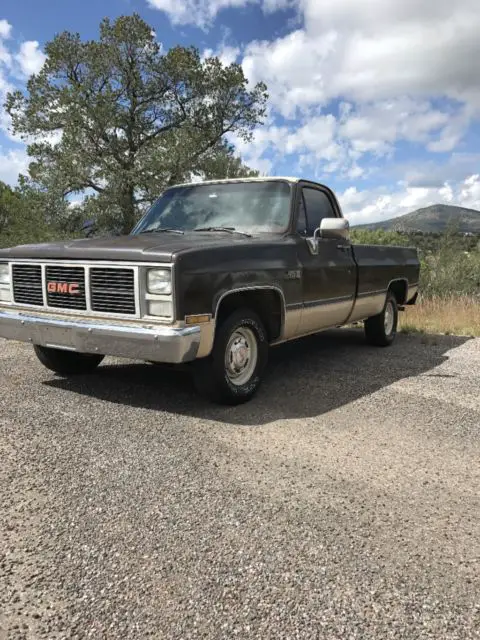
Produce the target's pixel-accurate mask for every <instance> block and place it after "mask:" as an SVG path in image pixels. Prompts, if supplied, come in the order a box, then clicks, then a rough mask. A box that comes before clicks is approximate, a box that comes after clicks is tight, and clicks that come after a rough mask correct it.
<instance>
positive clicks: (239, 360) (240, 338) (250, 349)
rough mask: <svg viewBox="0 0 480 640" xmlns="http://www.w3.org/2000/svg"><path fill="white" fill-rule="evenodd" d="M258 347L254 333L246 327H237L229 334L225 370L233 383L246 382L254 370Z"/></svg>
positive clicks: (238, 384) (240, 383)
mask: <svg viewBox="0 0 480 640" xmlns="http://www.w3.org/2000/svg"><path fill="white" fill-rule="evenodd" d="M257 359H258V347H257V340H256V338H255V334H254V333H253V331H252V330H251V329H248V328H247V327H239V328H238V329H236V330H235V331H234V332H233V333H232V335H231V336H230V340H229V341H228V344H227V349H226V351H225V370H226V372H227V376H228V378H229V380H230V382H232V383H233V384H235V385H237V386H241V385H243V384H245V383H246V382H248V381H249V380H250V378H251V377H252V375H253V372H254V371H255V368H256V366H257Z"/></svg>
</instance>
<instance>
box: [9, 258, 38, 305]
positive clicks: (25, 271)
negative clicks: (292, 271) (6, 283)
mask: <svg viewBox="0 0 480 640" xmlns="http://www.w3.org/2000/svg"><path fill="white" fill-rule="evenodd" d="M12 277H13V299H14V301H15V302H18V303H19V304H33V305H36V306H38V307H42V306H43V287H42V267H41V266H40V265H30V264H14V265H13V266H12Z"/></svg>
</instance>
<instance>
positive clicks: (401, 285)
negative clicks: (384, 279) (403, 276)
mask: <svg viewBox="0 0 480 640" xmlns="http://www.w3.org/2000/svg"><path fill="white" fill-rule="evenodd" d="M388 290H389V291H391V292H392V293H393V295H394V296H395V298H396V299H397V303H398V304H405V303H406V301H407V290H408V287H407V282H406V280H395V282H391V283H390V286H389V287H388Z"/></svg>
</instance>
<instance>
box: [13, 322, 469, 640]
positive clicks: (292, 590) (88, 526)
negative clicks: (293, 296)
mask: <svg viewBox="0 0 480 640" xmlns="http://www.w3.org/2000/svg"><path fill="white" fill-rule="evenodd" d="M0 381H1V389H0V639H1V640H4V639H7V638H8V640H20V639H28V640H31V639H36V638H39V639H45V638H47V639H49V640H55V639H59V638H78V639H80V638H95V639H103V638H108V639H121V640H129V639H143V638H158V639H177V638H178V639H180V638H182V639H188V638H195V639H197V638H208V639H216V638H225V639H227V638H228V639H229V640H230V639H231V638H241V639H250V638H256V639H257V638H258V639H261V640H269V639H272V640H273V639H275V640H280V639H282V638H288V639H296V638H301V639H304V638H305V639H309V638H312V639H313V638H318V639H325V640H337V639H338V640H340V639H341V640H351V639H357V638H358V639H360V638H362V639H367V640H375V639H382V640H383V639H388V638H398V639H402V640H407V639H412V640H421V639H425V638H429V639H430V638H431V639H432V640H433V639H435V640H450V639H452V640H453V639H458V640H469V639H471V638H479V637H480V570H479V565H480V526H479V525H480V464H479V462H480V340H468V339H465V338H454V337H443V338H440V337H438V338H437V337H428V338H422V337H414V336H413V337H412V336H399V337H398V341H397V342H396V344H395V345H394V346H393V347H392V348H390V349H375V348H373V347H368V346H366V345H365V344H364V342H363V337H362V335H361V333H359V332H356V331H338V332H333V333H328V334H324V335H322V336H319V337H314V338H311V339H307V340H304V341H303V342H300V343H297V344H290V345H287V346H285V347H281V348H278V349H277V350H275V351H273V352H272V358H271V363H270V367H269V372H268V378H267V380H266V382H265V384H264V386H263V388H262V390H261V393H260V394H259V395H258V397H257V398H256V399H255V400H254V401H253V402H251V403H249V404H247V405H244V406H242V407H238V408H235V409H226V408H222V407H217V406H212V405H209V404H207V403H206V402H205V401H203V400H202V399H200V398H198V397H197V396H196V395H195V394H194V393H193V390H192V385H191V383H190V380H189V378H188V377H187V376H185V375H184V374H182V373H176V372H172V371H170V370H164V369H162V368H158V367H155V366H151V365H144V364H138V363H132V362H127V363H125V362H120V361H114V360H111V359H107V360H105V363H104V364H103V365H102V366H101V367H100V369H99V370H98V373H96V374H94V375H92V376H89V377H80V378H75V379H70V380H66V379H63V378H60V377H56V376H54V375H53V374H50V373H49V372H48V371H47V370H45V369H44V368H42V366H41V365H40V364H39V363H38V362H37V361H36V359H35V357H34V355H33V352H32V350H31V348H30V347H29V346H27V345H20V344H16V343H7V342H5V341H1V340H0Z"/></svg>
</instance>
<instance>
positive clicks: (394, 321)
mask: <svg viewBox="0 0 480 640" xmlns="http://www.w3.org/2000/svg"><path fill="white" fill-rule="evenodd" d="M389 314H393V317H392V318H391V320H390V321H389V322H388V321H387V315H389ZM397 326H398V303H397V299H396V297H395V296H394V295H393V293H392V292H391V291H389V292H388V293H387V299H386V301H385V306H384V307H383V310H382V312H381V313H379V314H378V315H377V316H373V317H371V318H368V320H365V337H366V338H367V342H368V343H369V344H372V345H374V346H376V347H388V346H390V345H391V344H392V342H393V341H394V340H395V337H396V335H397Z"/></svg>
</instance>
